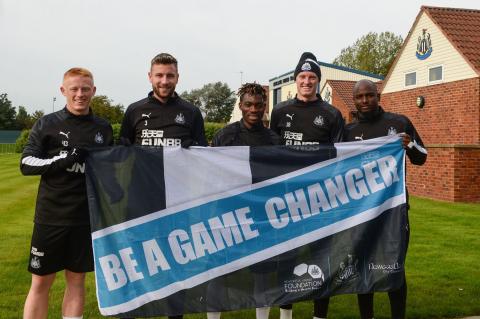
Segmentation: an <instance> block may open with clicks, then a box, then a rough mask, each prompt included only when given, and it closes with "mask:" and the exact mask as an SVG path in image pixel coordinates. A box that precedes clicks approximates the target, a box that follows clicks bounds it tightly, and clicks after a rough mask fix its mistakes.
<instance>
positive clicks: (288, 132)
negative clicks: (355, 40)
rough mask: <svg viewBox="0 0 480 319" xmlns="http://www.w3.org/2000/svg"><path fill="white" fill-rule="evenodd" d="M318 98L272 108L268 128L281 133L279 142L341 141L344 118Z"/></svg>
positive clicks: (286, 103)
mask: <svg viewBox="0 0 480 319" xmlns="http://www.w3.org/2000/svg"><path fill="white" fill-rule="evenodd" d="M317 98H318V99H317V100H315V101H312V102H303V101H301V100H298V99H297V98H296V97H295V98H294V99H291V100H288V101H285V102H281V103H279V104H277V105H275V107H274V108H273V111H272V120H271V123H270V128H271V129H272V130H273V131H274V132H275V133H277V134H278V135H280V138H281V139H282V144H285V145H308V144H324V143H337V142H341V141H342V134H343V126H344V120H343V117H342V114H341V113H340V111H339V110H337V109H336V108H335V107H333V106H332V105H330V104H328V103H327V102H325V101H323V100H322V98H321V97H320V95H317Z"/></svg>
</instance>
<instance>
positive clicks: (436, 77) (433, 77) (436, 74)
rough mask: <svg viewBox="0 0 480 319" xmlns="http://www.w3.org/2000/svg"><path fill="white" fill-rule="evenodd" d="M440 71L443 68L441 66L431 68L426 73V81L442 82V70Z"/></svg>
mask: <svg viewBox="0 0 480 319" xmlns="http://www.w3.org/2000/svg"><path fill="white" fill-rule="evenodd" d="M442 69H443V68H442V67H441V66H437V67H434V68H431V69H430V70H429V71H428V80H429V81H430V82H432V81H440V80H442V79H443V70H442Z"/></svg>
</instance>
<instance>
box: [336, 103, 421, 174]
mask: <svg viewBox="0 0 480 319" xmlns="http://www.w3.org/2000/svg"><path fill="white" fill-rule="evenodd" d="M358 114H359V118H358V120H357V121H355V122H352V123H350V124H348V125H346V126H345V133H344V141H345V142H349V141H358V140H368V139H371V138H376V137H381V136H387V135H393V134H397V133H407V134H408V135H410V138H411V142H410V145H409V147H408V148H407V151H406V152H407V156H408V158H409V159H410V162H411V163H412V164H415V165H422V164H423V163H425V161H426V160H427V150H426V149H425V147H424V145H423V142H422V139H421V138H420V135H419V134H418V132H417V130H415V127H414V126H413V124H412V122H410V120H409V119H408V117H406V116H404V115H401V114H395V113H390V112H385V111H384V110H383V108H382V107H381V106H379V108H378V109H377V111H375V112H373V113H371V114H362V113H361V112H359V113H358Z"/></svg>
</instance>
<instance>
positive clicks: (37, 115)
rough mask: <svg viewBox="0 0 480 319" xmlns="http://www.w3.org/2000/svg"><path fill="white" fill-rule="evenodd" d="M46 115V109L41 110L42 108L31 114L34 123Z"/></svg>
mask: <svg viewBox="0 0 480 319" xmlns="http://www.w3.org/2000/svg"><path fill="white" fill-rule="evenodd" d="M44 115H45V112H44V111H41V110H36V111H35V112H33V114H32V115H31V117H32V123H33V124H35V122H36V121H37V120H38V119H39V118H41V117H43V116H44Z"/></svg>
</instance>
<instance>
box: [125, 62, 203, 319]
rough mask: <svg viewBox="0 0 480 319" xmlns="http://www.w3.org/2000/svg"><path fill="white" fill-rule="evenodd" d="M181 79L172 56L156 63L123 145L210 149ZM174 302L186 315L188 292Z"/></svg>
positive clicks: (130, 111)
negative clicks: (180, 85) (182, 89)
mask: <svg viewBox="0 0 480 319" xmlns="http://www.w3.org/2000/svg"><path fill="white" fill-rule="evenodd" d="M178 77H179V74H178V62H177V59H175V58H174V57H173V56H172V55H170V54H168V53H160V54H158V55H156V56H155V57H154V58H153V59H152V61H151V66H150V72H148V78H149V81H150V83H151V84H152V91H151V92H150V93H148V96H147V97H146V98H144V99H142V100H140V101H137V102H135V103H133V104H131V105H130V106H129V107H128V108H127V111H126V112H125V116H124V118H123V122H122V127H121V129H120V143H121V144H125V145H131V144H136V145H142V146H153V147H162V146H163V147H168V146H182V147H189V146H192V145H199V146H207V140H206V138H205V129H204V126H203V118H202V114H201V113H200V110H199V109H198V108H197V107H195V106H194V105H192V104H190V103H189V102H187V101H185V100H183V99H182V98H180V97H179V96H178V94H177V93H176V92H175V87H176V85H177V83H178ZM171 298H172V302H170V300H169V301H168V303H169V304H171V307H172V309H174V312H176V313H182V311H183V306H182V305H183V299H184V298H185V296H184V292H182V291H180V292H178V293H176V294H175V295H173V296H172V297H171ZM169 318H176V319H178V318H183V316H182V315H178V316H170V317H169Z"/></svg>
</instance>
